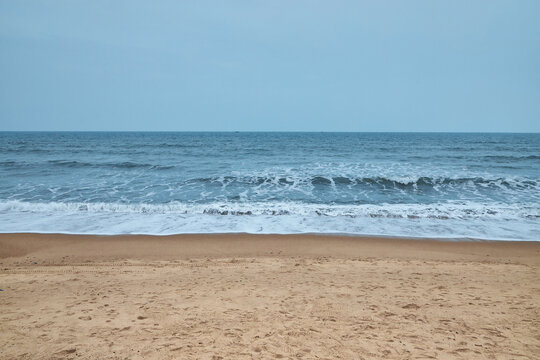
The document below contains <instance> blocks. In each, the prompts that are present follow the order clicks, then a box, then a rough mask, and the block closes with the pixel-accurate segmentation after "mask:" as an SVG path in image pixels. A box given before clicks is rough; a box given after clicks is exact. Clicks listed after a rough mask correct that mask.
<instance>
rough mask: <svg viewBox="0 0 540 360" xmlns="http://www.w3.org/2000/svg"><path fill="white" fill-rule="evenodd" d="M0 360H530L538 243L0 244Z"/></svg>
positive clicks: (243, 238)
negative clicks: (56, 359)
mask: <svg viewBox="0 0 540 360" xmlns="http://www.w3.org/2000/svg"><path fill="white" fill-rule="evenodd" d="M0 263H1V264H0V288H1V289H2V291H1V292H0V358H1V359H55V358H58V359H71V358H72V359H279V358H284V359H285V358H286V359H300V358H302V359H428V358H432V359H434V358H437V359H535V358H536V359H538V356H539V354H540V243H533V242H529V243H525V242H496V241H495V242H491V241H482V242H480V241H478V242H451V241H432V240H411V239H407V240H406V239H392V238H372V237H338V236H317V235H287V236H283V235H246V234H234V235H233V234H231V235H176V236H167V237H155V236H131V235H129V236H75V235H52V234H51V235H39V234H1V235H0Z"/></svg>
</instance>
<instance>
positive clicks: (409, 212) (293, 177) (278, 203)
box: [0, 132, 540, 240]
mask: <svg viewBox="0 0 540 360" xmlns="http://www.w3.org/2000/svg"><path fill="white" fill-rule="evenodd" d="M0 232H67V233H93V234H117V233H146V234H172V233H214V232H216V233H221V232H250V233H345V234H372V235H391V236H414V237H449V238H480V239H515V240H540V134H442V133H243V132H241V133H171V132H164V133H159V132H125V133H123V132H110V133H108V132H72V133H71V132H2V133H0Z"/></svg>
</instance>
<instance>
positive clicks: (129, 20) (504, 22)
mask: <svg viewBox="0 0 540 360" xmlns="http://www.w3.org/2000/svg"><path fill="white" fill-rule="evenodd" d="M539 19H540V1H538V0H530V1H524V0H506V1H499V0H475V1H470V0H465V1H461V0H457V1H433V0H426V1H415V0H412V1H405V0H403V1H380V0H374V1H340V0H336V1H317V0H310V1H307V0H306V1H302V0H295V1H290V0H289V1H204V0H197V1H139V0H129V1H118V0H116V1H110V0H106V1H101V0H87V1H80V0H65V1H62V0H55V1H27V0H20V1H12V0H0V130H36V131H37V130H64V131H72V130H98V131H122V130H129V131H458V132H459V131H464V132H469V131H471V132H476V131H480V132H482V131H490V132H491V131H493V132H499V131H501V132H540V20H539Z"/></svg>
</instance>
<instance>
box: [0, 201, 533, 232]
mask: <svg viewBox="0 0 540 360" xmlns="http://www.w3.org/2000/svg"><path fill="white" fill-rule="evenodd" d="M28 231H29V232H48V233H51V232H61V233H85V234H123V233H143V234H154V235H166V234H176V233H234V232H247V233H281V234H286V233H291V234H294V233H342V234H372V235H390V236H412V237H440V238H480V239H511V240H532V241H537V240H540V208H539V207H538V206H526V205H522V206H518V205H514V206H509V205H505V204H498V205H485V204H477V203H466V202H461V203H453V204H448V203H444V204H429V205H422V204H383V205H354V206H352V205H323V204H303V203H294V202H279V203H241V202H238V203H211V204H186V203H170V204H160V205H153V204H116V203H59V202H55V203H30V202H21V201H3V202H0V232H28Z"/></svg>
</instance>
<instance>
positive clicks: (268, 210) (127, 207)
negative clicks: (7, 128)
mask: <svg viewBox="0 0 540 360" xmlns="http://www.w3.org/2000/svg"><path fill="white" fill-rule="evenodd" d="M6 212H33V213H49V212H62V213H103V214H107V213H126V214H130V213H131V214H190V215H220V216H287V215H300V216H329V217H348V218H357V217H364V218H408V219H421V218H432V219H440V220H448V219H472V218H484V217H489V218H499V219H515V218H524V219H536V218H539V217H540V206H530V205H529V206H527V205H507V204H481V203H474V202H461V203H441V204H381V205H374V204H359V205H339V204H335V205H328V204H306V203H301V202H213V203H207V204H196V203H195V204H194V203H181V202H173V203H168V204H146V203H136V204H121V203H103V202H97V203H89V202H80V203H79V202H24V201H18V200H8V201H1V202H0V213H6Z"/></svg>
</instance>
